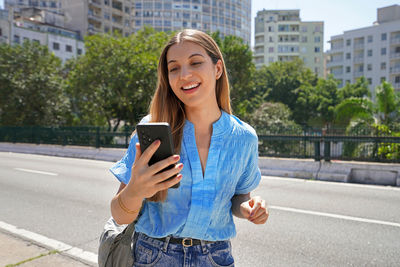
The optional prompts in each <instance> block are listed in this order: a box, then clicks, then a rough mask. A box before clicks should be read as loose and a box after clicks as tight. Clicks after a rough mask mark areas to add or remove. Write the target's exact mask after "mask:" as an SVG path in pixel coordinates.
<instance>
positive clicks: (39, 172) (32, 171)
mask: <svg viewBox="0 0 400 267" xmlns="http://www.w3.org/2000/svg"><path fill="white" fill-rule="evenodd" d="M14 170H17V171H22V172H30V173H38V174H45V175H52V176H57V175H58V173H54V172H44V171H36V170H29V169H22V168H14Z"/></svg>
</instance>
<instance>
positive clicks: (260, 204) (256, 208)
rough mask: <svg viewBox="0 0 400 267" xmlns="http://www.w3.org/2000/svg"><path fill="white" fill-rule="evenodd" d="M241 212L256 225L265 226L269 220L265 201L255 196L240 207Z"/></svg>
mask: <svg viewBox="0 0 400 267" xmlns="http://www.w3.org/2000/svg"><path fill="white" fill-rule="evenodd" d="M240 212H241V213H242V214H243V216H244V217H245V218H246V219H247V220H249V221H250V222H252V223H254V224H264V223H266V221H267V220H268V216H269V213H268V209H267V204H266V203H265V200H264V199H262V198H261V197H259V196H254V197H252V198H251V199H249V200H248V201H245V202H243V203H242V204H241V205H240Z"/></svg>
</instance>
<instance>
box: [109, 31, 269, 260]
mask: <svg viewBox="0 0 400 267" xmlns="http://www.w3.org/2000/svg"><path fill="white" fill-rule="evenodd" d="M148 121H151V122H161V121H163V122H168V123H169V124H170V126H171V129H172V133H173V139H174V145H175V152H176V155H174V156H171V157H170V158H167V159H165V160H163V161H160V162H158V163H156V164H153V165H151V166H149V165H148V162H149V160H150V158H151V156H152V155H153V153H154V152H155V151H156V150H157V148H158V146H159V145H160V142H159V141H155V142H154V143H153V144H152V145H150V146H149V148H148V149H147V150H145V151H144V152H143V154H142V153H141V152H140V146H139V144H138V139H137V136H136V134H135V135H134V136H133V137H132V139H131V142H130V146H129V148H128V151H127V153H126V155H125V156H124V157H123V158H122V159H121V160H120V161H119V162H117V163H116V164H115V165H114V166H113V167H112V168H111V172H112V173H113V174H114V175H115V176H116V177H117V178H118V179H119V181H120V182H121V185H120V188H119V190H118V193H117V195H116V196H115V197H114V198H113V200H112V201H111V213H112V216H113V217H114V219H115V220H116V222H117V223H120V224H128V223H131V222H132V221H133V220H134V219H135V218H136V217H137V215H138V211H139V210H140V208H141V206H142V201H143V199H147V201H145V202H143V203H144V204H143V211H142V215H141V217H140V218H139V220H138V222H137V224H136V234H135V235H137V242H136V246H135V248H133V255H134V259H135V263H134V266H183V265H184V264H186V265H185V266H233V265H234V260H233V257H232V254H231V244H230V241H229V239H230V238H232V237H234V236H235V235H236V230H235V225H234V222H233V218H232V214H233V215H235V216H237V217H239V218H245V219H247V220H249V221H251V222H253V223H255V224H263V223H265V222H266V221H267V219H268V211H267V209H266V204H265V201H264V200H263V199H261V198H260V197H256V196H255V197H251V196H250V192H251V191H252V190H254V189H255V188H256V187H257V185H258V183H259V181H260V178H261V174H260V170H259V168H258V139H257V135H256V133H255V131H254V130H253V128H251V127H250V126H249V125H247V124H246V123H244V122H242V121H240V120H239V119H238V118H236V117H235V116H233V115H231V108H230V99H229V83H228V77H227V73H226V68H225V64H224V61H223V58H222V54H221V52H220V50H219V48H218V46H217V44H216V43H215V42H214V40H213V39H212V38H211V37H209V36H208V35H207V34H205V33H203V32H201V31H197V30H184V31H182V32H179V33H177V34H176V35H175V36H174V37H173V38H172V39H171V40H170V42H169V43H168V44H167V45H166V47H165V48H164V50H163V51H162V54H161V56H160V60H159V65H158V85H157V89H156V92H155V94H154V97H153V100H152V103H151V105H150V114H149V116H147V117H145V118H144V119H143V120H142V122H148ZM134 147H135V148H134ZM178 162H179V163H178ZM170 164H175V168H173V169H170V170H167V171H163V172H161V173H159V171H160V170H162V169H164V168H165V167H167V166H169V165H170ZM176 174H177V176H176V177H175V178H173V179H171V180H168V178H169V177H171V176H173V175H176ZM178 182H180V187H179V188H177V189H172V188H171V189H169V190H168V188H170V187H171V186H173V185H174V184H176V183H178Z"/></svg>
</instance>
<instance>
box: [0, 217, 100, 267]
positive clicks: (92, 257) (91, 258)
mask: <svg viewBox="0 0 400 267" xmlns="http://www.w3.org/2000/svg"><path fill="white" fill-rule="evenodd" d="M0 229H2V230H4V231H6V232H9V233H11V234H13V235H16V236H19V237H20V238H22V239H28V240H31V241H33V242H34V243H37V244H39V245H42V246H44V247H47V248H49V249H52V250H53V249H55V250H58V251H60V253H61V254H63V255H67V256H70V257H72V258H75V259H78V260H80V261H83V262H86V263H89V264H91V265H95V266H97V254H95V253H93V252H89V251H84V250H82V249H80V248H77V247H73V246H71V245H68V244H65V243H63V242H60V241H58V240H54V239H51V238H48V237H46V236H43V235H40V234H37V233H34V232H31V231H28V230H25V229H21V228H17V227H16V226H14V225H11V224H8V223H5V222H2V221H0Z"/></svg>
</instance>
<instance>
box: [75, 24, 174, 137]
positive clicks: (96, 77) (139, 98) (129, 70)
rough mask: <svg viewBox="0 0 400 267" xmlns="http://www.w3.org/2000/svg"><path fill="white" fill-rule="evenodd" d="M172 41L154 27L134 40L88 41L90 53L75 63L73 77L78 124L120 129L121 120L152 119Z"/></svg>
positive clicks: (103, 37)
mask: <svg viewBox="0 0 400 267" xmlns="http://www.w3.org/2000/svg"><path fill="white" fill-rule="evenodd" d="M167 40H168V35H167V34H166V33H164V32H156V31H155V30H153V29H151V28H144V29H143V30H140V31H139V32H138V33H136V34H133V35H131V36H129V37H118V36H117V37H115V36H108V35H93V36H89V37H87V38H86V39H85V46H86V53H85V55H83V56H81V57H80V58H78V59H77V60H76V61H74V62H72V63H71V66H70V67H69V68H70V72H69V73H68V78H67V79H68V91H69V93H70V95H71V96H73V105H74V111H75V114H76V115H75V116H76V118H77V119H76V123H78V124H89V125H105V124H107V125H108V126H109V128H110V129H111V128H113V130H116V129H117V128H118V126H119V124H120V122H121V121H124V122H125V123H126V124H128V125H134V124H136V123H137V122H138V121H139V120H140V119H141V118H142V117H143V116H144V115H146V114H147V112H148V106H149V103H150V100H151V96H152V95H153V93H154V90H155V88H156V83H157V64H158V58H159V56H160V53H161V49H162V47H163V45H164V44H165V43H166V41H167Z"/></svg>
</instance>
